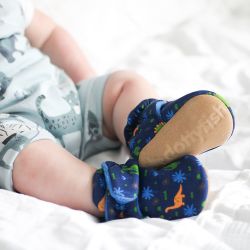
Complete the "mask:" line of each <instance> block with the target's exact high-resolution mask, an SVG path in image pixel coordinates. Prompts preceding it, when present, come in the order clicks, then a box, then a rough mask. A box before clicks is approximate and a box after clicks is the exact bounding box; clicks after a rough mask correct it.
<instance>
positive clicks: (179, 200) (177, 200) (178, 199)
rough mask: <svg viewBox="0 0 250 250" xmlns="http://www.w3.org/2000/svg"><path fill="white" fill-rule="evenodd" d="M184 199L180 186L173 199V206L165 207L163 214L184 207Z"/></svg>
mask: <svg viewBox="0 0 250 250" xmlns="http://www.w3.org/2000/svg"><path fill="white" fill-rule="evenodd" d="M184 197H185V195H184V194H183V193H182V185H181V184H180V188H179V190H178V192H177V193H176V195H175V197H174V205H173V206H169V207H167V208H166V209H165V212H166V213H167V212H168V211H169V210H173V209H177V208H180V207H182V206H184V205H185V203H184V202H183V198H184Z"/></svg>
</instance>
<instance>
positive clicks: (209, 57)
mask: <svg viewBox="0 0 250 250" xmlns="http://www.w3.org/2000/svg"><path fill="white" fill-rule="evenodd" d="M35 2H36V3H37V6H38V7H39V8H42V9H43V10H45V11H46V12H47V13H49V14H50V15H52V16H53V17H54V18H55V19H56V20H57V21H58V22H59V23H61V24H62V25H64V26H65V27H66V29H68V30H69V31H70V32H71V33H72V34H73V36H74V37H75V38H76V39H77V41H78V42H79V44H80V46H81V47H82V48H83V49H84V51H85V53H86V55H87V57H88V58H89V60H90V62H91V63H92V65H93V66H94V68H95V69H96V71H97V72H98V73H99V74H101V73H104V72H107V71H111V70H116V69H122V68H127V69H133V70H136V71H137V72H139V73H141V74H142V75H144V76H145V77H146V78H147V79H148V80H149V81H150V82H152V84H153V85H154V86H155V87H156V89H157V90H158V91H159V93H161V95H162V97H163V98H167V99H174V98H177V97H179V96H181V95H184V94H185V93H188V92H191V91H193V90H197V89H210V90H213V91H215V92H218V93H220V94H222V95H223V96H225V97H226V98H227V99H228V101H229V102H230V104H231V106H232V108H233V110H234V112H235V115H236V130H235V133H234V136H233V137H232V138H231V139H230V141H229V142H228V143H227V144H226V145H225V146H223V147H221V148H220V149H216V150H213V151H210V152H209V153H206V154H203V155H201V156H199V158H200V159H201V161H202V162H203V163H204V166H205V167H206V169H207V171H208V175H209V180H210V192H209V198H208V201H207V205H206V208H205V210H204V212H202V213H201V214H200V215H199V216H197V217H193V218H190V219H184V220H179V221H164V220H162V219H150V218H147V219H144V220H137V219H132V218H131V219H124V220H117V221H112V222H108V223H98V222H97V220H96V219H95V218H94V217H92V216H90V215H88V214H87V213H85V212H82V211H75V210H72V209H69V208H66V207H63V206H58V205H55V204H52V203H49V202H44V201H41V200H39V199H36V198H32V197H29V196H26V195H22V194H17V193H12V192H8V191H5V190H0V249H1V250H5V249H7V250H10V249H15V250H19V249H20V250H21V249H25V250H26V249H30V250H36V249H46V250H49V249H51V250H56V249H60V250H64V249H75V250H78V249H79V250H80V249H134V250H136V249H185V250H187V249H208V250H211V249H213V250H214V249H220V250H229V249H246V250H247V249H249V246H250V126H249V125H250V29H249V27H250V4H249V0H210V1H208V0H189V1H187V0H172V1H171V0H126V1H123V0H105V1H102V0H99V1H98V0H64V1H61V0H36V1H35ZM126 158H127V155H126V153H125V151H124V149H122V150H121V151H119V152H105V153H101V154H99V155H97V156H95V157H92V158H91V159H90V160H89V161H90V162H91V163H92V164H95V165H96V166H98V165H99V164H100V162H102V161H103V160H110V159H113V160H118V161H120V162H122V161H124V160H125V159H126Z"/></svg>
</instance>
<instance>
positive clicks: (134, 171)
mask: <svg viewBox="0 0 250 250" xmlns="http://www.w3.org/2000/svg"><path fill="white" fill-rule="evenodd" d="M125 172H126V173H129V174H136V175H139V168H138V165H136V164H133V165H131V166H126V165H125V166H123V167H122V170H121V173H123V174H124V173H125Z"/></svg>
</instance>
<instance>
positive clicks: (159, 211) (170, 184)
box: [93, 155, 208, 221]
mask: <svg viewBox="0 0 250 250" xmlns="http://www.w3.org/2000/svg"><path fill="white" fill-rule="evenodd" d="M207 192H208V181H207V175H206V172H205V170H204V168H203V167H202V165H201V163H200V161H199V160H198V159H197V158H196V157H194V156H191V155H187V156H184V157H182V158H181V159H179V160H177V161H174V162H172V163H170V164H167V165H165V166H161V168H141V167H139V165H138V161H137V160H134V159H129V160H128V161H127V162H126V163H125V164H121V165H119V164H116V163H115V162H111V161H107V162H104V163H103V164H102V168H101V169H98V170H97V171H96V173H95V174H94V177H93V201H94V203H95V205H96V206H97V207H98V209H99V211H101V212H104V220H105V221H109V220H114V219H121V218H129V217H134V218H139V219H141V218H144V217H147V216H148V217H157V218H163V219H167V220H175V219H180V218H185V217H191V216H195V215H198V214H199V213H200V212H201V210H202V209H203V207H204V204H205V200H206V198H207Z"/></svg>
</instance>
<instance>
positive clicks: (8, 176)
mask: <svg viewBox="0 0 250 250" xmlns="http://www.w3.org/2000/svg"><path fill="white" fill-rule="evenodd" d="M108 76H109V75H103V76H100V77H96V78H92V79H88V80H83V81H81V82H79V83H78V84H77V85H76V87H75V86H74V87H72V86H71V87H68V86H66V87H65V84H64V85H63V84H61V85H60V84H58V85H55V84H54V85H53V86H50V87H47V88H42V87H36V88H35V90H34V89H29V90H27V89H26V90H25V91H26V92H27V93H28V94H27V95H26V96H25V98H24V99H22V100H18V102H17V101H15V102H13V101H12V102H9V105H7V106H5V107H2V108H1V107H0V188H3V189H7V190H11V191H15V190H14V188H13V181H12V170H13V163H14V161H15V159H16V157H17V155H18V154H19V153H20V152H21V150H22V149H23V148H24V147H25V146H27V145H28V144H30V143H32V142H33V141H37V140H43V139H49V140H52V141H54V142H55V143H57V144H59V145H61V146H62V147H64V148H65V149H66V150H68V151H69V152H70V153H72V154H73V155H75V156H76V157H77V158H79V159H81V160H84V159H85V158H87V157H89V156H91V155H93V154H96V153H98V152H101V151H105V150H108V149H113V148H117V147H119V146H120V142H118V141H112V140H110V139H108V138H106V137H105V136H104V135H103V131H102V121H103V112H102V99H103V92H104V87H105V83H106V81H107V78H108Z"/></svg>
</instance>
